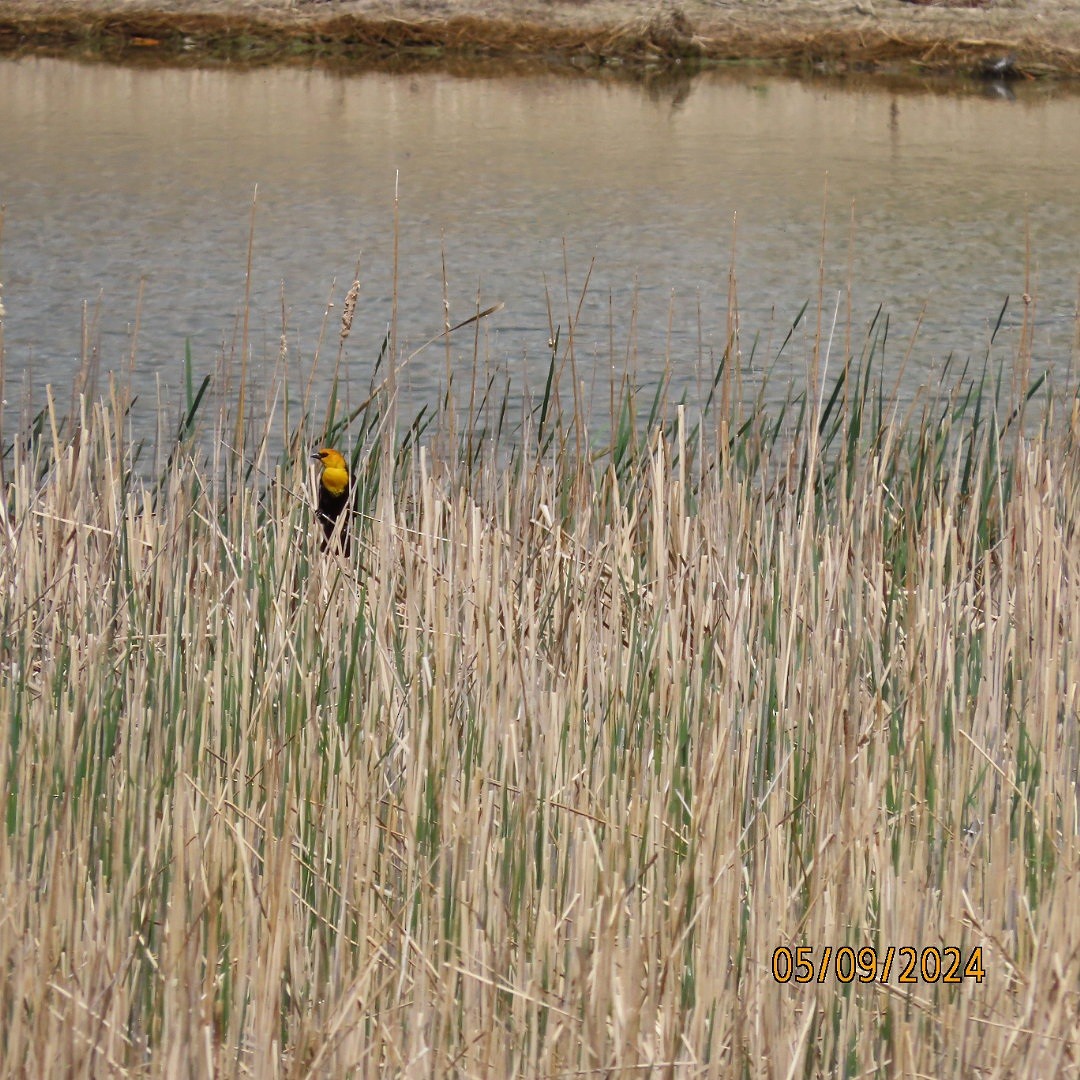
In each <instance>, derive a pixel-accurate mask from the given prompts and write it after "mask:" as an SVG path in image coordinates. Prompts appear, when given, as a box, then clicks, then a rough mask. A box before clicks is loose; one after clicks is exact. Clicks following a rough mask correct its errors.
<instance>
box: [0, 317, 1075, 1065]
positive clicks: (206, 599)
mask: <svg viewBox="0 0 1080 1080" xmlns="http://www.w3.org/2000/svg"><path fill="white" fill-rule="evenodd" d="M809 317H810V318H811V319H813V317H814V313H813V312H811V313H810V316H809ZM565 325H566V324H565V323H564V326H565ZM817 327H818V329H817V331H816V333H814V334H811V336H810V342H809V346H808V349H807V354H806V356H805V365H806V370H807V379H806V382H805V384H804V385H803V387H801V388H796V389H795V390H793V392H792V394H791V395H790V397H789V400H788V404H787V406H786V407H785V408H781V409H774V408H765V407H764V406H763V405H762V404H761V403H760V400H759V399H757V398H754V399H751V400H747V399H745V398H744V395H743V393H742V389H741V381H740V363H741V362H743V360H744V359H745V358H743V357H742V356H741V351H740V345H739V343H738V341H737V338H736V337H735V336H734V335H733V337H732V344H731V347H730V348H729V350H728V352H727V353H726V354H725V355H724V356H722V357H719V358H717V364H716V369H715V373H714V374H715V379H714V382H713V385H712V388H711V392H710V393H709V394H708V395H707V401H706V402H705V404H704V406H703V407H702V408H700V409H690V408H689V407H686V406H684V405H681V404H680V403H679V402H677V401H672V400H669V398H668V396H667V393H666V390H665V386H664V384H663V383H661V384H660V385H658V386H651V387H648V388H643V387H638V386H635V385H634V382H633V379H632V378H631V377H627V378H624V379H619V380H616V381H614V382H613V384H612V393H611V403H610V410H609V412H608V415H607V416H606V417H605V418H603V420H602V422H601V421H598V420H597V419H596V418H595V417H593V416H586V415H585V413H584V411H583V410H582V409H580V408H578V407H577V406H576V404H575V403H576V401H577V379H576V373H575V371H574V368H573V363H572V356H571V355H570V354H569V353H568V351H567V349H566V341H567V332H566V330H564V331H563V332H562V333H561V334H560V333H556V334H555V335H553V343H552V355H551V365H550V369H549V378H548V380H547V381H546V383H545V385H544V387H543V388H542V390H541V391H540V392H538V393H537V394H536V396H535V399H533V400H528V401H526V403H525V405H524V406H523V407H521V408H520V409H519V408H517V407H516V406H512V405H508V404H507V402H509V401H512V400H515V399H512V398H510V397H509V396H508V395H507V393H506V391H505V387H504V385H503V384H502V383H500V381H499V380H498V379H495V378H492V379H490V380H486V381H485V379H484V378H478V379H477V380H475V381H474V382H473V383H472V384H471V385H468V384H463V383H459V384H458V385H455V386H451V387H449V388H448V390H447V398H446V401H445V404H444V407H443V409H442V410H441V411H440V412H438V413H437V414H436V415H433V416H430V417H428V416H422V417H420V418H418V419H417V420H416V421H415V422H413V421H411V420H409V419H407V418H400V417H398V416H397V415H396V403H395V377H396V376H395V372H394V370H393V365H392V364H391V362H390V358H394V359H395V360H396V359H397V357H396V356H395V350H394V348H393V344H392V339H390V338H388V340H387V341H386V342H383V343H382V344H381V348H380V345H379V343H375V345H374V346H372V345H371V343H360V344H359V345H358V344H357V342H356V341H355V340H349V341H346V336H347V335H346V333H345V327H343V328H342V335H341V345H342V349H343V350H345V349H346V347H347V348H351V349H356V350H357V351H359V350H361V349H363V348H368V347H370V348H371V352H372V353H378V354H380V356H381V360H380V363H379V364H378V365H376V368H375V376H374V379H373V386H372V394H371V396H370V399H369V400H368V401H366V402H364V403H363V404H362V405H360V406H359V407H353V408H351V409H350V410H348V411H346V410H344V409H343V407H342V405H341V403H340V402H339V401H337V400H336V399H334V398H333V397H331V399H330V400H329V402H327V403H325V407H324V406H320V408H319V409H315V408H314V406H313V405H312V404H311V403H310V402H309V401H305V400H303V394H302V388H296V387H289V386H288V385H286V384H285V383H284V382H282V384H281V385H280V386H279V390H278V393H277V396H276V397H275V398H274V400H273V403H272V404H273V407H272V408H271V409H270V410H269V412H268V413H267V415H268V416H270V417H272V420H266V421H265V423H263V422H259V423H255V422H253V421H252V420H251V415H250V414H249V412H248V411H247V409H246V407H245V402H244V396H243V394H242V393H241V394H235V393H234V395H233V397H232V399H231V401H229V402H228V403H227V404H223V405H222V407H221V409H220V411H219V412H217V414H216V415H215V414H214V413H213V412H212V411H208V405H207V403H208V402H209V401H210V395H209V393H207V392H206V388H207V385H208V384H207V383H206V382H204V381H202V380H201V379H200V377H199V374H198V373H197V372H196V371H195V370H194V367H193V365H192V364H191V362H190V359H189V364H188V371H187V389H186V391H185V393H186V401H185V405H184V408H183V409H182V410H181V415H180V416H179V417H178V418H177V419H178V420H179V424H178V427H177V428H176V429H175V438H171V439H169V440H165V441H163V442H162V443H160V444H159V446H158V448H157V453H156V454H155V453H154V452H153V447H146V446H143V447H142V448H141V449H140V444H139V440H138V439H137V438H136V437H135V436H134V435H133V433H132V432H131V431H130V429H129V424H128V420H127V417H128V406H129V404H130V402H129V400H128V397H127V395H126V392H125V390H124V387H123V381H122V379H116V380H113V381H112V382H110V383H109V384H108V388H107V389H105V390H103V391H102V392H100V393H99V394H98V395H97V396H96V397H89V396H85V395H84V396H83V397H82V398H81V399H77V400H76V402H75V405H74V408H73V409H72V410H70V411H69V410H68V409H67V407H66V404H65V405H64V406H63V407H61V405H59V404H57V401H56V399H55V398H54V397H53V396H50V397H49V399H48V400H47V401H46V402H45V403H44V405H43V407H42V408H41V409H40V410H31V412H30V414H28V415H27V416H25V417H24V418H23V420H22V421H21V422H20V423H19V424H17V425H15V424H14V423H13V422H12V420H11V417H10V416H9V418H8V427H7V429H6V431H5V434H4V456H3V459H2V464H3V499H2V500H0V514H2V518H0V529H2V535H3V543H4V547H5V549H6V550H5V554H4V558H3V560H2V564H0V565H2V570H0V582H2V588H3V615H2V619H3V641H2V650H3V651H2V657H0V662H2V670H0V711H2V715H3V723H4V731H5V738H4V740H3V745H2V749H0V777H2V778H3V811H4V814H3V835H2V838H0V895H2V896H3V915H2V917H0V959H2V963H3V972H4V977H3V980H2V981H0V1015H2V1016H3V1026H4V1030H5V1046H4V1052H3V1055H2V1063H3V1065H2V1070H0V1071H2V1073H3V1075H5V1076H18V1075H36V1076H61V1075H64V1076H80V1075H81V1076H90V1075H93V1076H106V1075H109V1076H112V1075H117V1076H119V1075H146V1076H202V1075H205V1076H209V1075H214V1076H254V1077H260V1078H265V1077H273V1076H288V1077H302V1076H372V1077H374V1076H385V1075H427V1076H450V1075H459V1076H480V1075H485V1076H506V1077H510V1076H519V1077H553V1076H608V1075H612V1076H638V1075H646V1074H648V1075H667V1076H685V1077H689V1076H702V1075H741V1076H751V1075H770V1076H795V1075H803V1076H812V1075H830V1074H831V1075H848V1076H856V1075H857V1076H867V1075H881V1076H886V1075H888V1076H898V1075H933V1076H938V1077H967V1076H971V1075H975V1074H980V1075H985V1074H994V1075H1003V1076H1004V1075H1008V1076H1024V1075H1030V1076H1049V1075H1055V1074H1060V1073H1061V1072H1062V1071H1063V1070H1065V1069H1067V1068H1070V1067H1072V1066H1073V1065H1074V1063H1075V1061H1076V1060H1077V1055H1078V1053H1080V1047H1078V1046H1077V1029H1076V1026H1075V1022H1074V1018H1075V1015H1076V1007H1077V1000H1076V998H1077V991H1076V987H1077V985H1078V976H1080V970H1078V969H1080V920H1078V919H1077V918H1076V917H1075V916H1074V914H1073V908H1074V907H1075V892H1076V888H1075V883H1076V880H1077V874H1078V872H1080V847H1078V844H1077V835H1078V820H1077V799H1076V776H1077V766H1078V760H1080V759H1078V753H1080V732H1078V726H1077V688H1078V685H1080V654H1078V653H1077V650H1076V649H1075V648H1073V647H1072V642H1074V641H1076V640H1080V574H1078V560H1080V539H1078V536H1077V528H1076V522H1077V520H1078V509H1080V442H1078V439H1080V411H1078V409H1077V401H1076V397H1075V395H1074V393H1073V392H1072V390H1071V389H1068V388H1066V389H1065V390H1064V391H1062V390H1059V391H1058V392H1056V393H1051V392H1050V387H1049V384H1048V383H1047V382H1046V381H1045V380H1044V379H1043V378H1042V377H1041V376H1038V375H1036V376H1034V377H1033V376H1032V375H1031V373H1030V356H1029V355H1027V354H1026V353H1025V352H1024V350H1023V348H1021V350H1020V353H1019V354H1018V355H1017V356H1014V357H1012V358H1011V359H1010V360H1009V362H1007V363H1005V364H1003V365H1002V364H998V363H997V362H996V361H994V360H993V359H992V360H991V362H990V363H988V364H986V365H980V366H978V368H977V369H972V370H975V374H974V375H972V374H971V371H949V372H947V373H946V375H945V376H944V377H943V382H942V384H941V386H940V387H938V388H937V389H935V390H932V391H927V392H926V393H925V394H923V395H922V396H921V397H919V398H918V399H917V400H916V402H915V404H914V405H912V406H910V407H905V408H904V409H903V410H901V408H899V407H898V406H897V405H896V404H895V402H894V400H893V397H892V395H891V392H890V386H892V380H891V379H890V377H889V375H888V373H886V372H882V371H880V370H879V368H878V363H877V361H878V358H879V356H880V350H881V348H882V341H883V338H884V335H885V333H886V322H885V319H884V318H883V317H882V318H880V319H879V320H877V321H875V323H874V324H873V325H872V326H871V327H870V329H869V332H868V333H867V335H866V337H865V340H864V341H863V342H861V343H860V342H859V341H858V339H857V337H856V341H855V344H854V347H853V349H852V350H851V352H852V355H850V356H844V355H842V353H843V352H844V349H843V348H842V347H841V346H840V340H841V338H842V337H843V335H842V334H841V333H839V332H837V333H835V334H834V333H833V332H832V331H831V330H830V328H829V316H828V315H827V314H826V315H825V316H824V318H823V317H822V316H821V315H819V316H818V318H817ZM916 347H917V346H916ZM242 380H243V373H242V372H239V373H237V382H236V383H234V387H235V386H236V385H243V382H242ZM100 385H102V386H104V385H106V384H105V382H104V380H103V381H102V383H101V384H100ZM294 392H295V393H294ZM296 399H300V401H301V403H300V404H299V405H296V404H293V402H294V401H295V400H296ZM222 400H224V399H222ZM248 405H250V402H248ZM271 428H273V430H274V431H281V432H283V433H284V438H283V442H282V445H283V446H284V449H283V450H282V451H281V452H280V453H278V452H277V451H276V450H274V449H273V447H274V446H275V445H276V443H275V437H274V436H273V435H272V432H271ZM323 444H331V445H335V446H338V447H339V448H341V449H342V450H343V451H344V452H345V453H346V454H347V456H348V457H349V458H350V462H351V465H352V470H351V472H352V476H353V478H354V481H355V484H356V509H357V513H356V517H355V518H354V521H353V523H352V531H353V537H354V542H353V544H352V546H351V551H350V554H349V556H348V557H345V556H342V555H341V554H340V553H337V552H335V551H334V550H330V551H328V552H323V551H322V550H321V545H320V542H319V541H320V538H321V533H320V530H319V528H318V525H317V522H316V521H315V518H314V510H313V495H312V475H311V463H310V461H309V455H310V452H311V449H312V448H313V447H314V446H317V445H323ZM800 946H809V947H810V949H811V953H810V956H811V957H812V962H813V963H814V964H815V966H816V967H817V966H820V965H821V962H822V960H823V959H824V949H825V947H827V946H828V947H830V948H831V949H832V950H833V954H834V955H836V953H837V950H839V949H840V948H841V947H844V946H847V947H850V948H851V949H852V950H853V953H852V955H853V956H858V957H860V958H861V960H864V959H865V958H866V957H867V955H868V954H867V953H865V952H863V953H860V950H865V949H869V948H872V949H875V950H877V956H878V959H877V961H876V963H877V968H876V977H872V978H871V979H870V980H869V981H864V980H863V979H860V978H858V977H856V978H855V979H854V980H853V981H851V982H843V981H841V977H840V976H838V975H837V968H836V966H835V964H834V965H833V966H831V967H830V968H829V970H828V971H827V972H826V974H825V975H824V976H823V977H820V978H819V977H818V974H817V971H816V970H815V977H814V978H813V980H812V981H810V982H809V983H807V984H804V985H799V984H796V982H795V980H794V978H793V979H791V980H790V981H787V982H780V981H778V979H777V975H778V974H779V975H781V976H782V975H783V970H782V967H781V968H778V967H777V966H776V958H777V956H780V958H781V959H782V958H783V953H780V954H777V949H778V948H779V949H783V948H790V949H791V950H792V954H793V955H799V954H795V950H796V948H798V947H800ZM890 946H891V947H893V948H894V949H897V950H898V949H900V948H901V947H904V946H908V947H913V948H915V949H917V950H918V952H919V955H920V958H921V957H923V956H924V950H928V949H930V950H932V949H938V950H940V951H941V952H942V954H943V955H945V950H946V949H949V948H956V949H957V950H960V953H961V955H962V958H963V967H961V968H960V969H959V975H960V978H959V980H958V981H955V982H947V981H944V979H943V977H937V978H933V977H932V976H933V970H932V965H931V966H930V967H925V966H924V967H922V968H921V969H917V973H916V978H915V979H914V981H913V982H909V983H905V982H903V981H901V979H900V975H901V973H902V970H903V967H904V965H903V964H902V963H901V959H900V958H899V957H898V958H897V959H896V960H895V961H894V963H893V967H892V971H891V974H889V975H888V976H887V977H884V978H883V977H882V976H883V975H884V972H883V968H882V965H883V963H884V959H885V956H886V952H887V950H888V949H889V947H890ZM973 955H975V956H976V957H977V958H980V959H979V960H978V964H977V967H978V969H979V972H978V973H977V972H976V970H975V969H974V968H970V967H969V966H968V964H969V959H970V957H972V956H973ZM947 958H948V957H947V955H946V956H945V959H947ZM861 960H860V962H861ZM840 970H841V974H843V972H844V971H845V970H848V969H846V968H843V966H841V969H840ZM941 975H942V976H943V975H944V972H942V973H941Z"/></svg>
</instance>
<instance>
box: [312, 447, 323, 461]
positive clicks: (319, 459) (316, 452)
mask: <svg viewBox="0 0 1080 1080" xmlns="http://www.w3.org/2000/svg"><path fill="white" fill-rule="evenodd" d="M311 456H312V457H313V458H314V459H315V460H316V461H321V460H322V458H320V457H319V451H318V450H316V451H315V453H314V454H312V455H311Z"/></svg>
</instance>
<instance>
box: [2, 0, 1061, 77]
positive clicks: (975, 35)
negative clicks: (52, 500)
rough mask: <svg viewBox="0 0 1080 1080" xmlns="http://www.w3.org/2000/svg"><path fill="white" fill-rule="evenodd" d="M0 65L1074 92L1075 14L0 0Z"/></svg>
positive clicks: (825, 0) (1053, 7)
mask: <svg viewBox="0 0 1080 1080" xmlns="http://www.w3.org/2000/svg"><path fill="white" fill-rule="evenodd" d="M949 2H950V3H960V2H963V3H979V2H981V0H949ZM0 53H4V54H7V55H26V54H42V53H47V54H50V55H77V56H81V57H89V58H103V59H109V60H125V61H140V62H165V63H193V64H205V63H215V62H227V63H230V64H234V63H247V64H260V63H280V62H289V61H295V62H308V61H320V62H330V63H333V62H341V63H348V64H375V65H384V64H388V63H393V64H399V65H400V64H407V65H408V66H422V65H424V64H428V63H433V62H436V63H442V64H446V63H450V64H454V63H462V62H468V63H481V64H489V65H495V66H496V67H498V66H500V65H506V64H511V65H526V66H536V65H541V66H548V67H551V66H560V65H561V66H572V67H575V68H584V69H599V68H605V67H606V68H611V67H627V68H630V69H638V70H640V69H643V68H656V67H658V66H659V67H663V66H665V65H674V64H678V65H687V66H712V65H717V64H726V63H739V62H755V63H759V64H765V65H768V66H770V67H773V68H782V69H786V70H799V71H803V72H824V73H829V74H848V73H865V72H871V73H889V74H894V75H895V74H906V75H912V74H923V75H926V74H931V75H940V74H950V75H966V76H975V77H980V76H981V77H992V78H998V77H1005V78H1015V79H1039V78H1055V79H1070V80H1071V79H1080V0H1058V2H1051V0H1034V2H1032V3H1029V4H1025V5H1024V7H1022V8H1020V7H1009V6H1005V5H995V4H991V5H990V6H987V7H970V6H969V7H958V6H937V5H936V4H915V3H908V2H904V0H777V2H767V3H760V2H751V0H729V2H727V3H703V2H692V0H688V2H686V3H676V2H671V0H667V2H661V3H657V2H655V0H653V2H647V3H646V2H638V0H625V2H622V3H612V2H608V0H591V2H589V0H587V2H584V3H579V2H571V0H562V2H549V3H533V4H516V3H510V2H507V0H492V2H488V3H484V2H472V3H442V4H440V3H425V2H423V0H414V2H409V3H399V4H385V3H377V2H369V0H345V2H339V0H328V2H319V0H297V2H294V3H273V2H251V0H219V2H216V3H215V2H209V0H156V2H153V0H149V2H145V3H144V2H136V3H131V2H124V0H56V2H42V0H8V2H0Z"/></svg>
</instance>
